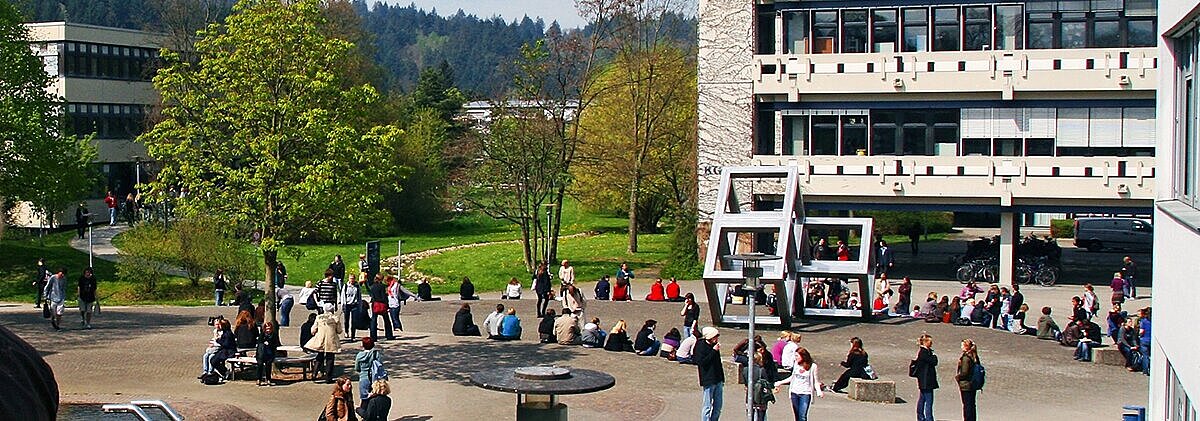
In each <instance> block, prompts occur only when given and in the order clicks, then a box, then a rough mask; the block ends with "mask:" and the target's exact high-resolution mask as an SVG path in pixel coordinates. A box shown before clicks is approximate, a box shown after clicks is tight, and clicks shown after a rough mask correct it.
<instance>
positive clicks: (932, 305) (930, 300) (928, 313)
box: [921, 292, 942, 323]
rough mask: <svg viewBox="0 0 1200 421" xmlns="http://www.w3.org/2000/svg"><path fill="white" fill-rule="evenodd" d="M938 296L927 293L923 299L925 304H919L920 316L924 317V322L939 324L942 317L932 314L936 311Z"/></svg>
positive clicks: (934, 293) (933, 293)
mask: <svg viewBox="0 0 1200 421" xmlns="http://www.w3.org/2000/svg"><path fill="white" fill-rule="evenodd" d="M937 302H938V295H937V293H936V292H931V293H929V295H928V296H926V297H925V303H924V304H921V314H922V315H924V318H925V321H926V322H929V323H941V322H942V315H941V314H934V313H935V312H936V311H937Z"/></svg>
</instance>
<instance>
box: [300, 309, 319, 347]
mask: <svg viewBox="0 0 1200 421" xmlns="http://www.w3.org/2000/svg"><path fill="white" fill-rule="evenodd" d="M316 322H317V313H308V321H305V322H304V324H302V325H300V347H301V348H303V347H304V344H306V343H308V340H309V339H312V337H313V332H314V331H315V329H313V324H315V323H316ZM304 352H316V351H310V350H308V349H304Z"/></svg>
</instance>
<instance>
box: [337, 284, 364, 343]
mask: <svg viewBox="0 0 1200 421" xmlns="http://www.w3.org/2000/svg"><path fill="white" fill-rule="evenodd" d="M341 296H342V324H343V325H344V326H346V331H345V333H346V334H347V336H346V337H347V338H348V339H354V337H355V336H357V335H355V334H354V333H355V330H356V328H358V327H359V326H357V325H356V324H355V319H356V318H357V316H358V314H359V313H360V312H361V311H362V310H361V309H360V308H359V303H361V302H362V289H360V288H359V287H358V279H355V278H350V279H349V280H348V282H346V285H344V286H343V287H342V291H341Z"/></svg>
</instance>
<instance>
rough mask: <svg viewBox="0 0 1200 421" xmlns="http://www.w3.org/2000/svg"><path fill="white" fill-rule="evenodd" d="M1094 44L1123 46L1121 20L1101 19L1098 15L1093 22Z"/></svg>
mask: <svg viewBox="0 0 1200 421" xmlns="http://www.w3.org/2000/svg"><path fill="white" fill-rule="evenodd" d="M1092 46H1094V47H1096V48H1116V47H1120V46H1121V22H1120V21H1119V20H1116V19H1112V20H1107V19H1105V20H1101V19H1100V17H1098V16H1097V18H1096V21H1095V22H1093V23H1092Z"/></svg>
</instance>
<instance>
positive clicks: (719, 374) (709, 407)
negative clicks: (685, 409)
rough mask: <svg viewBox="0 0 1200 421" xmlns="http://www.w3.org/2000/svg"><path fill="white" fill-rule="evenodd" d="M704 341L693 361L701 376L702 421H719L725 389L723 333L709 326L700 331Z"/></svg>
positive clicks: (694, 354) (699, 344) (698, 343)
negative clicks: (722, 358)
mask: <svg viewBox="0 0 1200 421" xmlns="http://www.w3.org/2000/svg"><path fill="white" fill-rule="evenodd" d="M700 333H701V334H703V335H704V340H702V341H697V342H696V349H695V351H694V353H693V357H692V360H693V361H694V362H695V363H696V370H697V372H698V373H699V375H700V388H701V389H702V390H703V395H702V398H701V401H702V404H701V407H700V421H718V420H720V419H721V404H722V399H723V397H724V389H725V368H724V367H723V366H722V363H721V344H720V343H719V341H720V338H721V332H720V331H718V330H717V328H715V327H712V326H708V327H705V328H704V329H702V330H701V331H700Z"/></svg>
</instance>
